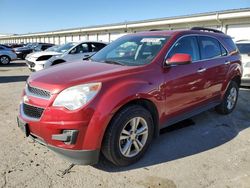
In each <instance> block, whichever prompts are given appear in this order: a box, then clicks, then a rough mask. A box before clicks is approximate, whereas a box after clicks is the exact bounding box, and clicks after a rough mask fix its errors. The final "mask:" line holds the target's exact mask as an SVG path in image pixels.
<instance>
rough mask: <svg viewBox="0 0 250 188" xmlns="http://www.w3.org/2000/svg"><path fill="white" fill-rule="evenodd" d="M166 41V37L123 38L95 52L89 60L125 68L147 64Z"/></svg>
mask: <svg viewBox="0 0 250 188" xmlns="http://www.w3.org/2000/svg"><path fill="white" fill-rule="evenodd" d="M168 39H169V37H166V36H130V35H128V36H124V37H121V38H119V39H117V40H116V41H114V42H112V43H111V44H109V45H108V46H106V47H105V48H103V49H102V50H101V51H99V52H97V53H96V54H95V55H94V56H92V57H91V59H90V60H93V61H96V62H102V63H111V64H121V65H127V66H138V65H145V64H149V63H150V62H151V61H152V60H153V59H154V58H155V56H156V55H157V54H158V52H159V51H160V50H161V49H162V47H163V45H164V44H165V43H166V42H167V40H168Z"/></svg>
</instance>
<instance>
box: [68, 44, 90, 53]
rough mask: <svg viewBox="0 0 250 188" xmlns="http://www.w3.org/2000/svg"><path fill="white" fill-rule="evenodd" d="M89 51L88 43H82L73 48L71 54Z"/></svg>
mask: <svg viewBox="0 0 250 188" xmlns="http://www.w3.org/2000/svg"><path fill="white" fill-rule="evenodd" d="M86 52H89V48H88V44H86V43H84V44H80V45H78V46H76V47H75V48H73V49H72V50H71V52H70V53H71V54H79V53H86Z"/></svg>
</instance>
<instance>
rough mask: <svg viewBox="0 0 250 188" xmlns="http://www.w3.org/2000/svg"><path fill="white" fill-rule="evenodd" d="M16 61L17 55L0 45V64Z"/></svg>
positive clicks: (10, 49)
mask: <svg viewBox="0 0 250 188" xmlns="http://www.w3.org/2000/svg"><path fill="white" fill-rule="evenodd" d="M15 59H17V55H16V54H15V52H14V51H13V50H12V48H8V47H6V46H4V45H0V64H2V65H7V64H9V63H10V61H12V60H15Z"/></svg>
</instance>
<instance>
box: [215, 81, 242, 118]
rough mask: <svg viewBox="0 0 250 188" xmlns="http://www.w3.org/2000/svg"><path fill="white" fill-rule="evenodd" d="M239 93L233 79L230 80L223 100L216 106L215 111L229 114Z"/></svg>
mask: <svg viewBox="0 0 250 188" xmlns="http://www.w3.org/2000/svg"><path fill="white" fill-rule="evenodd" d="M238 95H239V86H238V84H237V83H236V82H235V81H231V83H230V85H229V87H228V89H227V91H226V93H225V95H224V98H223V101H222V103H221V104H220V105H218V106H217V107H216V111H217V112H218V113H220V114H229V113H231V112H232V111H233V110H234V108H235V106H236V103H237V100H238Z"/></svg>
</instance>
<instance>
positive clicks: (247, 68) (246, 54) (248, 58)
mask: <svg viewBox="0 0 250 188" xmlns="http://www.w3.org/2000/svg"><path fill="white" fill-rule="evenodd" d="M236 45H237V47H238V49H239V51H240V54H241V58H242V59H241V60H242V67H243V74H242V78H241V85H242V86H250V40H240V41H237V42H236Z"/></svg>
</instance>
